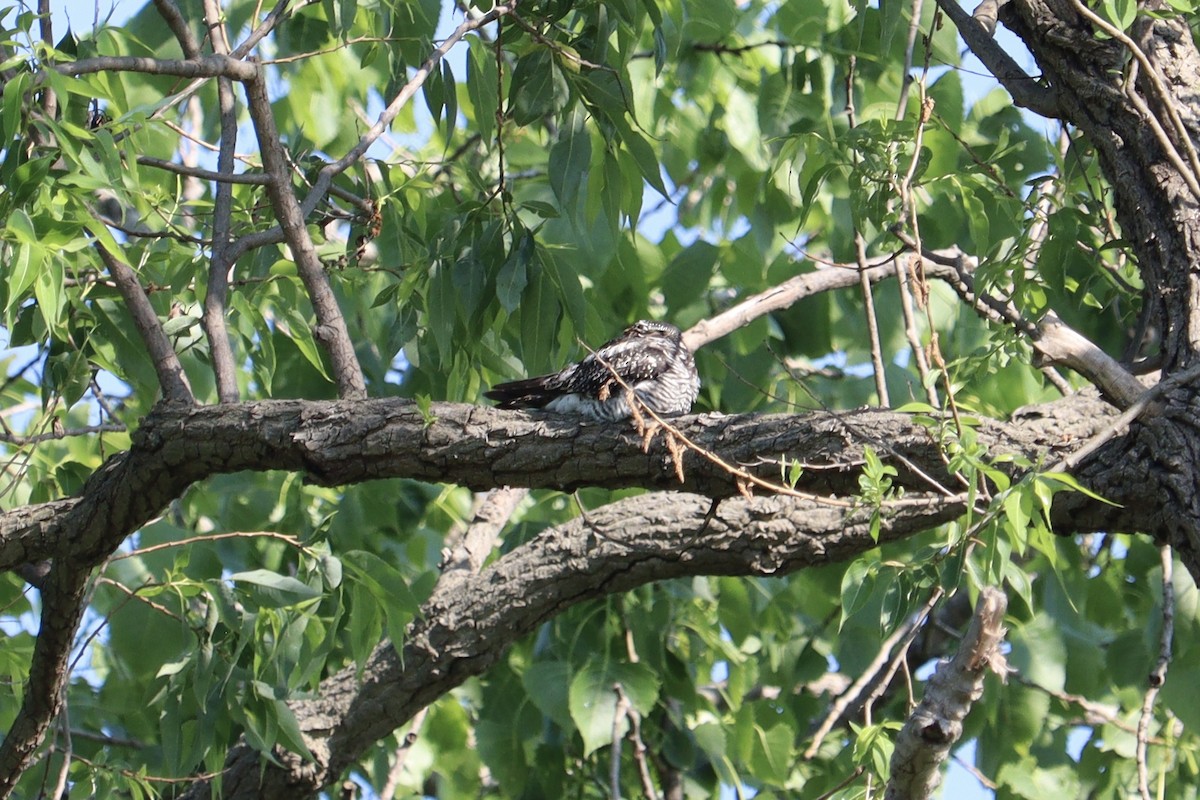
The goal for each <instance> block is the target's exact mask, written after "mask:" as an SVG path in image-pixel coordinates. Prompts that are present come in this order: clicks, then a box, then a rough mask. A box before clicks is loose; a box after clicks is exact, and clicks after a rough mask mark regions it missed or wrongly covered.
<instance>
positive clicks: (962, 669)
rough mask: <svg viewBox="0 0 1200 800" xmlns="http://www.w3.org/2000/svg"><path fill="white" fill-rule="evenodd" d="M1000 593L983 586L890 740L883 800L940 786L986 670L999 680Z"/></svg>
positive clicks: (919, 796) (916, 798) (920, 798)
mask: <svg viewBox="0 0 1200 800" xmlns="http://www.w3.org/2000/svg"><path fill="white" fill-rule="evenodd" d="M1007 607H1008V598H1006V597H1005V596H1004V592H1002V591H1000V590H999V589H995V588H993V587H990V586H988V587H984V588H983V589H982V590H981V591H980V593H979V602H978V603H977V604H976V606H975V616H974V617H972V619H971V625H970V627H968V628H967V633H966V635H965V636H963V640H962V643H961V644H960V645H959V648H958V654H957V655H955V656H954V658H953V660H951V661H949V662H943V663H941V664H939V665H938V668H937V671H936V672H935V673H934V674H933V676H932V677H931V678H930V679H929V683H928V684H927V685H926V687H925V697H924V698H923V699H922V700H921V704H920V705H918V706H917V708H916V709H915V710H914V711H913V713H912V714H911V715H909V718H908V721H907V722H906V723H905V724H904V728H903V729H902V730H901V731H900V735H899V736H897V737H896V749H895V751H894V752H893V753H892V777H891V780H889V781H888V786H887V792H886V794H885V795H884V798H885V800H924V798H928V797H930V796H932V794H933V790H934V789H936V788H937V787H938V784H940V783H941V781H942V775H941V770H940V767H941V765H942V762H944V761H945V760H946V758H947V756H949V755H950V748H952V747H953V746H954V743H955V742H957V741H958V740H959V738H960V737H961V736H962V721H963V720H964V719H965V718H966V716H967V712H969V711H970V710H971V706H972V705H974V703H975V701H976V700H978V699H979V698H980V697H981V696H982V695H983V679H984V677H986V675H987V673H988V672H989V671H991V672H996V673H998V674H999V675H1001V676H1004V675H1005V671H1006V669H1007V666H1006V664H1005V661H1004V656H1003V655H1002V654H1001V652H1000V645H1001V643H1002V642H1003V640H1004V633H1005V630H1004V625H1003V624H1002V623H1003V621H1004V611H1005V609H1006V608H1007Z"/></svg>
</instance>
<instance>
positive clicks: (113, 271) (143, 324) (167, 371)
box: [96, 242, 196, 405]
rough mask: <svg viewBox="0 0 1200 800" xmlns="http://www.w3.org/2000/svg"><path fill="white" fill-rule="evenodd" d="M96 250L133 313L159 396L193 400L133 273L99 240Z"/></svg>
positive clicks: (155, 316) (169, 399)
mask: <svg viewBox="0 0 1200 800" xmlns="http://www.w3.org/2000/svg"><path fill="white" fill-rule="evenodd" d="M96 251H97V252H98V253H99V254H100V260H101V261H103V262H104V265H105V266H106V267H108V272H109V274H110V275H112V278H113V282H114V283H116V285H117V291H119V292H120V293H121V297H122V298H123V299H124V300H125V307H126V308H127V309H128V311H129V314H130V316H132V317H133V324H134V327H136V328H137V331H138V334H139V335H140V336H141V337H142V342H143V343H145V345H146V352H148V353H149V354H150V359H151V361H153V362H154V373H155V374H156V375H157V376H158V383H159V386H160V387H161V389H162V395H163V400H164V401H166V402H168V403H186V404H189V405H191V404H192V403H195V402H196V398H195V397H193V396H192V387H191V386H189V385H188V379H187V375H185V374H184V372H183V366H182V365H181V364H180V363H179V356H177V355H176V354H175V349H174V348H173V347H171V340H170V339H168V338H167V334H166V333H164V332H163V329H162V325H160V324H159V321H158V315H157V314H156V313H154V308H153V307H152V306H151V305H150V300H149V299H148V298H147V297H146V292H145V290H144V289H142V284H141V283H140V282H139V281H138V278H137V274H136V273H135V272H134V271H133V269H132V268H130V267H129V266H128V265H127V264H126V263H125V262H124V261H122V260H121V259H120V258H118V257H117V256H115V255H113V254H112V253H110V252H109V251H108V249H107V248H106V247H105V246H104V245H102V244H100V243H99V242H97V243H96Z"/></svg>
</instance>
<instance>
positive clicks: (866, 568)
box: [838, 558, 877, 629]
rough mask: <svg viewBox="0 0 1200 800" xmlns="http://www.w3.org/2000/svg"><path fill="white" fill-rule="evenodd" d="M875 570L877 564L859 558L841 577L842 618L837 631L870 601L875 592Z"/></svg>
mask: <svg viewBox="0 0 1200 800" xmlns="http://www.w3.org/2000/svg"><path fill="white" fill-rule="evenodd" d="M876 568H877V564H876V563H875V562H874V561H872V560H870V559H866V558H860V559H858V560H856V561H854V562H852V563H851V564H850V566H849V567H847V569H846V572H845V573H844V574H843V575H842V590H841V596H842V617H841V621H840V622H839V623H838V627H839V629H840V628H841V627H842V626H844V625H845V624H846V620H848V619H850V618H851V617H853V616H854V615H855V614H857V613H858V612H859V611H861V610H862V609H863V607H865V606H866V604H867V601H868V600H870V599H871V595H872V594H873V593H874V591H875V575H876Z"/></svg>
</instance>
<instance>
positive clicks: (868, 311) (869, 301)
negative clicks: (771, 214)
mask: <svg viewBox="0 0 1200 800" xmlns="http://www.w3.org/2000/svg"><path fill="white" fill-rule="evenodd" d="M919 1H920V0H918V2H919ZM857 66H858V58H857V57H856V56H855V55H853V54H851V56H850V58H849V63H848V64H847V67H846V119H847V121H848V122H849V124H850V127H851V128H855V127H857V126H858V120H857V118H856V115H855V110H854V75H855V68H856V67H857ZM852 160H853V163H854V165H855V167H857V166H858V161H859V156H858V151H857V150H855V151H854V152H853V153H852ZM854 256H855V259H856V260H857V262H858V286H859V289H860V291H861V293H862V299H863V315H864V316H865V317H866V320H867V341H869V342H870V344H871V371H872V372H873V373H874V375H875V394H876V395H877V396H878V398H879V404H880V405H881V406H890V405H891V404H892V400H891V398H890V397H889V396H888V388H887V373H886V371H885V367H884V364H883V345H882V344H881V343H880V341H879V317H878V316H877V315H876V314H875V296H874V295H873V294H872V292H871V279H870V278H868V277H867V269H868V265H867V242H866V240H865V239H863V235H862V231H861V230H859V229H858V225H857V224H855V225H854ZM896 275H897V277H899V275H900V270H897V271H896Z"/></svg>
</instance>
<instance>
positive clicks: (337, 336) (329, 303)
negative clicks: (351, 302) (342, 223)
mask: <svg viewBox="0 0 1200 800" xmlns="http://www.w3.org/2000/svg"><path fill="white" fill-rule="evenodd" d="M245 86H246V98H247V101H248V102H249V105H250V119H251V120H252V121H253V123H254V130H255V133H256V134H257V136H258V146H259V150H260V152H261V153H262V160H263V169H264V170H265V171H266V173H267V177H268V178H269V179H270V180H269V182H268V183H267V194H268V195H269V196H270V198H271V205H272V207H273V208H274V210H275V216H276V218H278V219H279V224H280V226H281V227H282V228H283V232H284V235H285V236H286V238H287V243H288V246H289V247H291V249H292V258H294V259H295V261H296V270H297V271H298V272H299V273H300V280H302V281H303V282H304V288H305V289H306V290H307V291H308V296H309V299H310V300H311V301H312V304H313V312H314V313H315V314H316V317H317V324H316V326H315V327H314V328H313V334H314V335H315V336H316V338H317V340H318V341H320V342H321V344H322V345H324V347H325V352H326V353H327V354H328V355H329V362H330V367H331V368H332V370H333V377H334V380H335V381H336V383H337V387H338V395H339V396H340V397H342V398H344V399H347V400H353V399H357V398H362V397H366V396H367V383H366V379H365V378H364V377H363V371H362V365H361V364H359V363H358V356H357V355H356V354H355V352H354V342H353V340H352V339H351V338H350V331H349V330H348V329H347V327H346V319H345V317H344V316H342V310H341V308H339V307H338V303H337V298H336V297H334V294H333V288H332V287H331V286H330V285H329V277H328V276H327V275H326V274H325V270H324V268H323V267H322V266H321V259H320V258H319V257H318V256H317V249H316V247H315V246H314V245H313V241H312V237H311V236H310V235H309V233H308V228H307V227H306V226H305V224H304V218H305V213H304V212H302V211H301V210H300V203H299V202H298V201H297V200H296V193H295V192H294V191H293V190H292V173H291V169H290V168H289V167H288V162H287V155H286V153H285V152H284V149H283V143H282V142H281V141H280V140H279V131H278V129H277V128H276V127H275V115H274V113H273V112H272V111H271V101H270V100H269V99H268V98H267V84H266V80H265V78H264V77H263V76H262V75H261V74H258V75H256V77H255V78H254V79H253V80H247V81H246V82H245ZM220 244H221V243H220V242H218V245H220Z"/></svg>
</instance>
